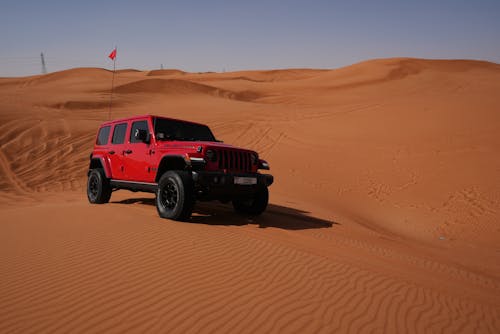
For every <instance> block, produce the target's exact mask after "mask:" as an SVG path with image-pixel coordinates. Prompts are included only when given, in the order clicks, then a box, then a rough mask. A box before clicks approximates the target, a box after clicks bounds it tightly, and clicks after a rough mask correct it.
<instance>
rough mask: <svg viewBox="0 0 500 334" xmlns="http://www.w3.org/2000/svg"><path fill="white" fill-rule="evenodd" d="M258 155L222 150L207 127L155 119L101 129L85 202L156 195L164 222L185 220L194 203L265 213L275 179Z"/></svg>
mask: <svg viewBox="0 0 500 334" xmlns="http://www.w3.org/2000/svg"><path fill="white" fill-rule="evenodd" d="M259 169H265V170H269V165H268V163H267V162H266V161H264V160H262V159H259V156H258V154H257V153H256V152H254V151H251V150H247V149H242V148H238V147H235V146H231V145H227V144H223V143H222V142H221V141H219V140H216V139H215V137H214V135H213V134H212V131H210V129H209V128H208V126H206V125H203V124H198V123H193V122H187V121H181V120H177V119H171V118H165V117H158V116H150V115H147V116H138V117H132V118H126V119H120V120H115V121H109V122H106V123H103V124H102V125H101V126H100V128H99V131H98V133H97V139H96V142H95V145H94V150H93V152H92V154H90V165H89V171H88V183H87V197H88V199H89V202H90V203H94V204H101V203H107V202H109V199H110V198H111V193H112V191H114V190H118V189H127V190H131V191H145V192H151V193H155V194H156V199H155V202H156V208H157V210H158V214H159V215H160V217H162V218H169V219H174V220H188V219H189V218H190V217H191V213H192V210H193V206H194V203H195V201H196V200H199V201H205V200H220V201H222V202H229V201H232V203H233V206H234V209H235V210H236V211H238V212H242V213H246V214H251V215H259V214H261V213H262V212H264V210H265V209H266V207H267V203H268V199H269V192H268V189H267V188H268V187H269V186H270V185H271V184H272V183H273V176H272V175H269V174H261V173H259V172H258V170H259Z"/></svg>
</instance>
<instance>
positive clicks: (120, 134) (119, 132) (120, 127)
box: [111, 123, 127, 144]
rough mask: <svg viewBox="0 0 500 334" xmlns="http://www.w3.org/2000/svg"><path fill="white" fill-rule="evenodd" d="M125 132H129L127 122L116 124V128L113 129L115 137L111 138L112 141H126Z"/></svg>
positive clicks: (118, 142)
mask: <svg viewBox="0 0 500 334" xmlns="http://www.w3.org/2000/svg"><path fill="white" fill-rule="evenodd" d="M125 132H127V123H122V124H117V125H115V129H114V131H113V139H112V140H111V143H112V144H123V143H124V142H125Z"/></svg>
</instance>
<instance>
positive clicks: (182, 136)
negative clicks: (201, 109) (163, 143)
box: [154, 118, 216, 141]
mask: <svg viewBox="0 0 500 334" xmlns="http://www.w3.org/2000/svg"><path fill="white" fill-rule="evenodd" d="M154 127H155V136H156V139H158V140H183V141H216V140H215V137H214V135H213V134H212V131H210V129H209V128H208V126H206V125H199V124H193V123H187V122H182V121H175V120H170V119H164V118H155V119H154Z"/></svg>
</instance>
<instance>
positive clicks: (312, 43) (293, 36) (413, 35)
mask: <svg viewBox="0 0 500 334" xmlns="http://www.w3.org/2000/svg"><path fill="white" fill-rule="evenodd" d="M115 45H117V46H118V58H117V67H118V68H137V69H155V68H159V67H160V64H163V65H164V67H165V68H179V69H183V70H187V71H222V70H223V69H225V70H227V71H232V70H239V69H271V68H288V67H310V68H311V67H312V68H336V67H340V66H344V65H348V64H352V63H355V62H358V61H361V60H366V59H370V58H382V57H401V56H408V57H423V58H467V59H483V60H489V61H493V62H500V0H476V1H474V0H441V1H439V0H435V1H430V0H421V1H407V0H399V1H396V0H387V1H379V0H372V1H369V0H367V1H357V0H351V1H348V0H345V1H336V0H330V1H321V0H310V1H305V0H290V1H274V0H267V1H261V0H253V1H252V0H246V1H240V0H232V1H231V0H228V1H218V0H213V1H209V0H206V1H194V0H184V1H168V0H165V1H149V0H144V1H125V0H122V1H114V0H99V1H94V0H80V1H72V0H66V1H50V0H47V1H43V0H37V1H34V0H33V1H23V0H16V1H11V0H0V76H18V75H30V74H38V73H40V71H41V65H40V52H42V51H43V52H44V54H45V56H46V60H47V68H48V70H49V72H52V71H56V70H61V69H66V68H71V67H82V66H96V67H105V68H111V67H112V62H111V61H110V60H109V59H107V55H108V54H109V52H110V51H111V50H112V49H113V47H114V46H115Z"/></svg>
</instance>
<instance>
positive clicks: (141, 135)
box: [134, 129, 149, 144]
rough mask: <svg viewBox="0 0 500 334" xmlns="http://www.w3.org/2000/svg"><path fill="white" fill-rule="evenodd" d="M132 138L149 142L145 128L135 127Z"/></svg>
mask: <svg viewBox="0 0 500 334" xmlns="http://www.w3.org/2000/svg"><path fill="white" fill-rule="evenodd" d="M134 138H135V139H136V140H139V141H142V142H143V143H146V144H149V133H148V132H147V131H146V130H142V129H136V130H135V133H134Z"/></svg>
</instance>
